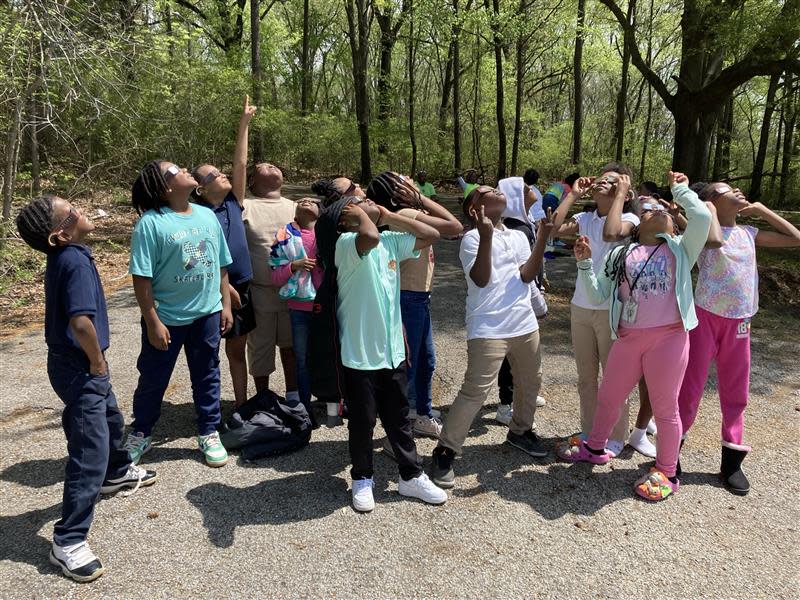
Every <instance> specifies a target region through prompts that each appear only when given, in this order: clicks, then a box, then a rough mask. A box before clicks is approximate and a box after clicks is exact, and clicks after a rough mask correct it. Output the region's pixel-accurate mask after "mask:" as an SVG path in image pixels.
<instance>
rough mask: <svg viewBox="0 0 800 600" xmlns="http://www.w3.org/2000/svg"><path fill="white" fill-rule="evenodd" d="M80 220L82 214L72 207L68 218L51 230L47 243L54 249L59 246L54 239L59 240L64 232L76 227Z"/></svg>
mask: <svg viewBox="0 0 800 600" xmlns="http://www.w3.org/2000/svg"><path fill="white" fill-rule="evenodd" d="M80 218H81V214H80V213H79V212H78V211H77V210H75V207H74V206H70V207H69V214H68V215H67V216H66V217H64V220H63V221H61V223H59V224H58V225H56V226H55V227H54V228H53V229H52V230H51V233H50V235H49V236H47V242H48V243H49V244H50V245H51V246H53V247H55V246H58V241H57V240H56V239H54V238H57V237H58V235H59V234H60V233H61V232H62V231H66V230H67V229H70V228H72V227H74V226H75V224H76V223H77V222H78V219H80Z"/></svg>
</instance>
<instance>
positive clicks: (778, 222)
mask: <svg viewBox="0 0 800 600" xmlns="http://www.w3.org/2000/svg"><path fill="white" fill-rule="evenodd" d="M739 214H740V215H741V216H743V217H761V218H762V219H764V220H765V221H766V222H767V223H769V224H770V225H772V227H774V228H775V229H776V231H764V230H763V229H759V230H758V234H757V235H756V246H761V247H764V248H794V247H797V246H800V231H798V229H797V227H795V226H794V225H792V224H791V223H789V221H787V220H786V219H784V218H783V217H781V216H778V215H776V214H775V213H774V212H772V211H771V210H770V209H768V208H767V207H766V206H764V205H763V204H761V202H754V203H752V204H748V205H747V206H746V207H744V208H743V209H742V210H740V211H739Z"/></svg>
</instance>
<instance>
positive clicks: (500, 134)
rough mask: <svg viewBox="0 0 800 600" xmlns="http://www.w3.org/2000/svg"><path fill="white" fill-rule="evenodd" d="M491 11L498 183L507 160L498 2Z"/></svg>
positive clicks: (502, 176) (493, 1)
mask: <svg viewBox="0 0 800 600" xmlns="http://www.w3.org/2000/svg"><path fill="white" fill-rule="evenodd" d="M582 1H583V0H582ZM486 8H487V9H488V8H489V0H486ZM492 10H493V13H494V19H493V24H492V34H493V38H494V69H495V99H496V102H495V115H496V117H497V180H498V181H500V180H501V179H504V178H505V176H506V162H507V160H508V159H507V147H506V146H507V144H506V116H505V93H504V90H503V40H502V38H501V37H500V0H492Z"/></svg>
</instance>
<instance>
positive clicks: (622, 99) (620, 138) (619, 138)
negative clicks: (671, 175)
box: [614, 0, 636, 160]
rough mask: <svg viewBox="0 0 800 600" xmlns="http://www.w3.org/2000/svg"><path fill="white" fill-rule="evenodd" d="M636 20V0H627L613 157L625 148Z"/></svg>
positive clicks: (621, 152)
mask: <svg viewBox="0 0 800 600" xmlns="http://www.w3.org/2000/svg"><path fill="white" fill-rule="evenodd" d="M635 21H636V0H628V24H629V25H630V27H629V28H625V29H624V30H623V43H622V73H621V77H620V79H621V81H620V85H619V93H618V94H617V116H616V126H615V127H614V139H615V141H616V151H615V152H614V158H615V159H616V160H622V155H623V152H624V148H625V119H626V115H625V108H626V104H627V99H628V72H629V71H630V64H631V44H632V43H633V31H634V28H635Z"/></svg>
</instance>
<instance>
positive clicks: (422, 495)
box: [397, 473, 447, 504]
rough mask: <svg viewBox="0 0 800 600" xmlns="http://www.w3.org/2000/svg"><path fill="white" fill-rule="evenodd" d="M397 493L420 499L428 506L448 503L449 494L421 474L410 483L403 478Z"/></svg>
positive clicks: (410, 480)
mask: <svg viewBox="0 0 800 600" xmlns="http://www.w3.org/2000/svg"><path fill="white" fill-rule="evenodd" d="M397 491H398V492H400V495H401V496H407V497H408V498H419V499H420V500H422V501H423V502H427V503H428V504H444V503H445V502H447V492H445V491H444V490H443V489H442V488H440V487H438V486H437V485H436V484H435V483H433V482H432V481H431V480H430V479H428V476H427V475H426V474H425V473H421V474H420V475H418V476H417V477H414V479H409V480H408V481H406V480H405V479H403V478H402V477H401V478H400V483H399V485H398V486H397Z"/></svg>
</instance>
